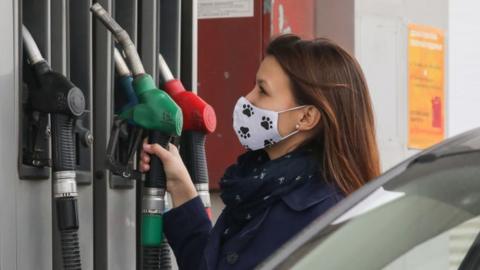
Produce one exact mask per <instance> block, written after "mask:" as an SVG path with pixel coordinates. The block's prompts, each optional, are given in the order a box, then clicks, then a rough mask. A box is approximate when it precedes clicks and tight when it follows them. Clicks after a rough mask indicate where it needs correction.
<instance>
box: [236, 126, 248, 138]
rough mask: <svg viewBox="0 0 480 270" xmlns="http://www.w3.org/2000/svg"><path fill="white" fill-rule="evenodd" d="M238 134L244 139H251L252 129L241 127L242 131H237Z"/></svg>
mask: <svg viewBox="0 0 480 270" xmlns="http://www.w3.org/2000/svg"><path fill="white" fill-rule="evenodd" d="M237 132H238V134H239V135H240V136H241V137H242V138H244V139H246V138H250V129H249V128H247V127H240V130H237Z"/></svg>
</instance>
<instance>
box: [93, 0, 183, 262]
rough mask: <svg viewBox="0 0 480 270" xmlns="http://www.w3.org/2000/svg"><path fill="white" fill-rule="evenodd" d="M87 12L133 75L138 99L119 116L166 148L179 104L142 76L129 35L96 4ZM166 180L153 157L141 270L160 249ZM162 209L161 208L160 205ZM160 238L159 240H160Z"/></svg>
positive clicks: (176, 131) (176, 129)
mask: <svg viewBox="0 0 480 270" xmlns="http://www.w3.org/2000/svg"><path fill="white" fill-rule="evenodd" d="M90 10H91V11H92V12H93V14H94V15H95V17H97V18H98V19H99V20H100V21H101V22H102V23H103V24H104V25H105V26H106V27H107V28H108V29H109V30H110V32H111V33H112V34H113V35H114V37H115V39H116V40H117V41H118V43H119V44H120V45H121V46H122V48H123V50H124V52H125V55H126V59H127V62H128V63H129V65H130V70H131V71H132V73H133V82H132V86H133V88H134V90H135V94H136V96H137V98H138V104H137V105H135V106H133V107H132V108H130V109H127V110H126V111H124V112H122V113H121V114H120V117H121V118H123V119H127V120H131V121H132V122H133V123H134V124H135V125H138V126H140V127H142V128H144V129H146V130H148V131H149V138H148V140H149V142H150V143H158V144H160V145H161V146H162V147H164V148H168V143H169V141H170V138H171V137H172V136H180V134H181V132H182V126H183V115H182V111H181V109H180V108H179V107H178V105H177V104H176V103H175V102H174V101H173V100H172V98H170V96H169V95H168V94H167V93H165V92H164V91H162V90H160V89H158V88H157V87H156V86H155V82H154V80H153V78H152V77H151V76H150V75H148V74H146V73H145V70H144V68H143V65H142V62H141V61H140V57H139V56H138V53H137V51H136V48H135V46H134V44H133V42H132V40H131V39H130V37H129V36H128V33H127V32H126V31H125V30H124V29H122V28H121V27H120V25H118V23H117V22H115V20H114V19H113V18H112V17H111V16H110V15H109V14H108V13H107V11H105V10H104V9H103V7H102V6H101V5H100V4H98V3H96V4H94V5H93V6H92V7H91V8H90ZM165 189H166V177H165V171H164V169H163V164H162V162H161V160H160V159H159V158H158V157H156V156H152V157H151V160H150V171H149V172H148V174H147V177H146V179H145V183H144V196H143V205H142V237H141V239H142V245H143V248H144V250H143V251H144V256H143V257H144V260H143V261H144V265H143V267H144V269H157V268H156V267H158V265H157V263H158V264H159V259H160V258H159V257H158V256H156V255H155V254H157V253H158V254H159V250H160V248H161V245H162V242H161V241H162V237H161V236H162V235H163V221H162V213H163V211H164V208H162V207H159V205H160V204H163V205H164V196H165ZM163 207H164V206H163ZM159 235H160V237H159Z"/></svg>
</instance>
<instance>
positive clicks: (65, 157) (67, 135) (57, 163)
mask: <svg viewBox="0 0 480 270" xmlns="http://www.w3.org/2000/svg"><path fill="white" fill-rule="evenodd" d="M51 117H52V158H53V164H52V169H53V171H54V172H59V171H73V170H75V158H76V154H75V141H74V135H73V128H74V126H75V125H74V121H75V119H74V118H73V117H71V116H68V115H64V114H52V115H51Z"/></svg>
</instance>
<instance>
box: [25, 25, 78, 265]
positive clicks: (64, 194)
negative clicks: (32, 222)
mask: <svg viewBox="0 0 480 270" xmlns="http://www.w3.org/2000/svg"><path fill="white" fill-rule="evenodd" d="M22 36H23V44H24V48H25V51H26V53H27V56H28V60H29V63H30V65H31V66H32V68H33V70H34V73H35V76H34V77H35V86H34V87H33V88H32V89H30V93H29V102H30V104H31V107H32V108H33V109H34V110H37V111H39V112H43V113H48V114H50V116H51V138H52V170H53V196H54V198H55V205H56V206H55V209H56V212H57V226H58V229H59V231H60V238H61V245H62V257H63V265H64V269H66V270H80V269H81V259H80V248H79V240H78V233H77V232H78V228H79V220H78V205H77V198H78V193H77V184H76V180H75V177H76V174H75V167H76V153H75V151H76V146H75V139H74V129H75V120H76V119H77V118H78V117H79V116H81V115H82V114H83V112H84V110H85V97H84V95H83V92H82V91H81V90H80V89H78V88H77V87H76V86H75V85H74V84H73V83H72V82H71V81H70V80H68V79H67V78H66V77H65V76H64V75H62V74H60V73H58V72H55V71H52V70H51V68H50V66H49V65H48V63H47V61H45V59H44V58H43V57H42V55H41V53H40V50H39V49H38V47H37V44H36V43H35V41H34V40H33V37H32V36H31V34H30V32H29V31H28V29H27V28H26V27H25V26H23V28H22Z"/></svg>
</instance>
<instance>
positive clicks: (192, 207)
mask: <svg viewBox="0 0 480 270" xmlns="http://www.w3.org/2000/svg"><path fill="white" fill-rule="evenodd" d="M211 229H212V223H211V222H210V219H209V218H208V216H207V213H206V211H205V208H204V206H203V203H202V200H201V199H200V197H198V196H197V197H195V198H193V199H191V200H190V201H188V202H186V203H184V204H182V205H180V206H179V207H176V208H173V209H172V210H170V211H168V212H166V213H165V215H164V232H165V236H166V237H167V239H168V242H169V244H170V246H171V247H172V249H173V252H174V253H175V257H176V259H177V263H178V266H179V268H180V269H182V270H183V269H198V267H199V265H201V264H202V259H203V254H204V249H205V246H206V244H207V241H208V238H209V235H210V231H211Z"/></svg>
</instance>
